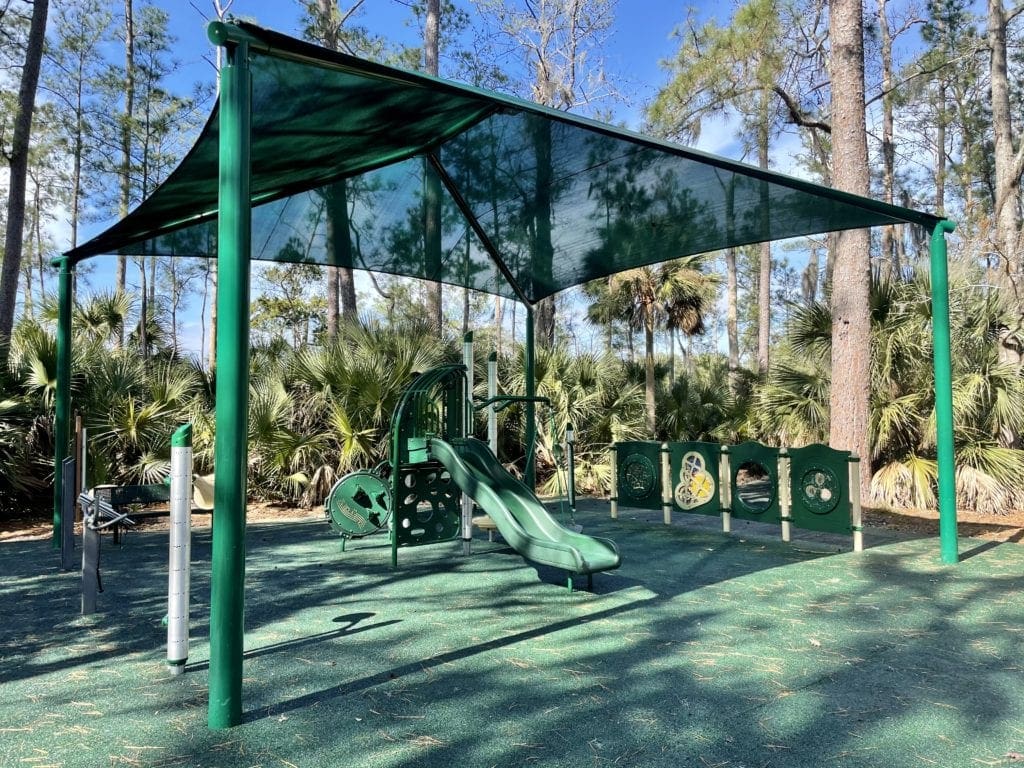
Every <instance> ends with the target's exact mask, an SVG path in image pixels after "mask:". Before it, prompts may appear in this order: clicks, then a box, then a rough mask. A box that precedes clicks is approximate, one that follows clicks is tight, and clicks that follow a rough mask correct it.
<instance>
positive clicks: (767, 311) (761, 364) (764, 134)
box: [757, 99, 772, 376]
mask: <svg viewBox="0 0 1024 768" xmlns="http://www.w3.org/2000/svg"><path fill="white" fill-rule="evenodd" d="M762 102H763V103H765V104H766V102H767V100H766V99H762ZM769 120H770V118H769V116H768V115H766V114H763V115H762V116H761V119H760V121H759V122H760V125H759V126H758V131H757V161H758V165H759V166H760V167H761V168H767V167H768V122H769ZM767 197H768V190H767V185H765V187H764V193H763V195H762V199H761V206H762V211H763V212H764V215H766V216H767V215H768V210H769V207H770V202H771V201H770V200H768V199H767ZM760 252H761V256H760V259H759V260H758V261H759V264H758V266H759V277H758V281H757V289H758V290H757V301H758V306H757V372H758V373H759V374H760V375H761V376H766V375H767V374H768V363H769V354H770V347H771V338H772V244H771V243H770V242H768V241H767V240H766V241H764V242H763V243H761V246H760Z"/></svg>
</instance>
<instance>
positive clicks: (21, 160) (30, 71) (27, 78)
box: [0, 0, 49, 362]
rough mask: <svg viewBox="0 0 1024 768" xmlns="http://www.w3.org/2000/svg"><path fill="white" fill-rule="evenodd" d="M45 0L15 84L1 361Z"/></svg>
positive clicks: (10, 320)
mask: <svg viewBox="0 0 1024 768" xmlns="http://www.w3.org/2000/svg"><path fill="white" fill-rule="evenodd" d="M48 10H49V3H48V2H47V0H35V2H34V3H33V4H32V21H31V22H30V25H29V31H28V41H27V44H26V46H25V66H24V67H23V68H22V70H21V82H20V84H19V85H18V107H17V110H18V111H17V113H16V114H15V116H14V128H13V135H12V136H11V149H10V152H9V153H8V155H7V163H8V168H9V171H10V172H9V178H8V187H7V222H6V226H7V232H6V234H5V236H4V257H3V258H4V263H3V268H2V269H0V362H6V360H7V342H9V341H10V338H11V330H12V329H13V328H14V305H15V302H16V301H17V296H18V277H19V275H20V274H21V253H22V236H23V235H24V229H25V187H26V180H27V178H28V152H29V143H30V139H31V135H32V113H33V112H34V111H35V104H36V86H37V85H38V84H39V65H40V61H41V60H42V57H43V44H44V42H45V37H46V15H47V12H48Z"/></svg>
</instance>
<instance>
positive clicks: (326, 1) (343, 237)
mask: <svg viewBox="0 0 1024 768" xmlns="http://www.w3.org/2000/svg"><path fill="white" fill-rule="evenodd" d="M316 13H317V16H318V17H319V18H318V25H319V27H320V29H321V30H322V35H323V39H322V40H321V42H322V43H323V46H324V47H325V48H329V49H330V50H332V51H337V50H339V49H340V42H339V34H338V32H339V28H338V24H339V22H340V14H339V13H338V9H337V5H336V0H316ZM334 186H335V188H334V190H332V196H333V195H337V194H340V198H341V199H340V200H336V201H335V202H334V204H333V205H328V207H327V230H328V232H327V239H328V242H329V243H333V244H334V245H333V247H334V248H335V250H334V252H333V255H334V260H335V263H338V264H341V265H342V266H328V267H327V270H326V276H327V285H326V290H327V337H328V338H329V339H333V338H335V336H337V334H338V321H339V318H344V319H345V320H350V321H353V322H354V321H355V320H356V318H357V317H358V309H357V307H356V288H355V285H356V283H355V277H354V275H353V274H352V267H351V266H350V265H351V264H352V241H351V239H350V233H349V222H348V189H347V187H346V183H345V182H344V181H341V182H339V183H338V184H336V185H334ZM334 216H338V217H339V218H338V219H334ZM338 249H340V251H341V252H339V250H338Z"/></svg>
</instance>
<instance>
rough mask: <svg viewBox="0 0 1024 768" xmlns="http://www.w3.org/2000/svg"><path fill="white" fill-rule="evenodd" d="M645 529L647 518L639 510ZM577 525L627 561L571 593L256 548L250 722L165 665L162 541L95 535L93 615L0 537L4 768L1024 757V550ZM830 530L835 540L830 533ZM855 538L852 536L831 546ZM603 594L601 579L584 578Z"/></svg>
mask: <svg viewBox="0 0 1024 768" xmlns="http://www.w3.org/2000/svg"><path fill="white" fill-rule="evenodd" d="M631 518H632V519H631ZM655 518H656V515H655V514H654V513H633V512H631V511H629V510H623V512H622V518H621V519H620V520H618V521H612V520H609V519H608V517H607V504H598V505H594V506H593V508H592V509H591V511H588V512H581V513H579V514H578V515H577V519H578V521H579V522H580V523H582V524H583V525H584V529H585V531H586V532H588V533H592V534H597V535H605V536H609V537H611V538H613V539H615V541H616V542H617V543H618V545H619V548H620V550H621V551H622V554H623V565H622V567H621V569H619V570H618V571H614V572H611V573H608V574H598V575H597V576H595V584H594V587H595V591H594V592H593V593H586V592H573V593H570V592H569V591H568V590H566V589H565V588H564V586H563V582H562V581H561V576H560V575H559V574H558V573H555V572H549V571H541V572H540V573H538V571H537V569H535V568H534V567H531V566H530V565H528V564H527V563H525V562H524V561H523V560H522V558H520V557H518V556H516V555H515V554H514V553H513V552H512V551H511V550H509V549H508V548H507V547H505V546H504V545H503V544H502V543H501V542H500V541H498V542H494V543H489V542H487V540H486V537H483V538H478V539H477V540H476V541H475V542H474V554H473V555H472V556H471V557H469V558H466V557H462V556H461V544H455V543H452V544H443V545H435V546H432V547H424V548H419V549H413V550H403V551H402V552H401V553H400V562H399V568H398V569H397V570H392V569H391V568H390V566H389V550H388V548H387V546H386V542H385V540H384V538H383V537H380V538H371V539H365V540H362V541H360V542H356V543H354V544H350V545H349V548H348V551H346V552H344V553H343V552H341V550H340V546H339V540H338V539H336V538H335V537H333V536H332V535H331V533H330V532H329V530H328V528H327V526H326V525H325V524H323V523H320V522H318V521H305V522H297V523H278V524H260V525H252V526H250V528H249V531H248V537H247V545H248V570H247V578H246V582H247V613H246V648H247V655H246V659H245V663H244V709H245V722H244V723H243V724H242V725H241V726H239V727H237V728H233V729H230V730H225V731H210V730H208V729H207V727H206V685H207V673H208V672H207V664H206V659H207V653H208V642H207V641H208V634H207V633H208V607H209V606H208V602H209V565H210V561H209V557H210V542H209V534H208V531H204V532H202V533H200V534H197V535H196V537H195V541H194V544H193V562H194V571H193V591H192V594H193V603H192V606H193V610H192V615H193V622H192V636H193V646H192V655H191V657H190V659H189V664H188V668H187V672H186V673H185V674H184V675H182V676H180V677H170V676H169V675H168V673H167V671H166V668H165V667H164V664H163V658H164V642H165V639H166V631H165V629H164V628H163V627H162V626H161V619H162V617H163V615H164V613H165V610H166V608H165V604H166V597H165V595H166V561H167V538H166V533H164V532H158V531H154V532H145V533H143V532H137V533H132V534H129V535H128V536H127V538H126V540H125V542H124V544H123V546H122V547H120V548H118V547H114V546H112V545H111V542H110V540H109V538H105V539H104V542H103V545H104V549H103V555H102V565H103V571H102V575H103V586H104V588H105V591H104V592H103V593H102V594H101V595H100V597H99V607H100V612H99V613H97V614H94V615H92V616H87V617H82V616H79V615H78V611H79V596H78V588H79V582H78V575H77V574H76V573H73V572H72V573H62V572H60V571H59V570H58V569H57V561H58V556H57V553H56V552H54V551H53V550H52V549H51V548H50V544H49V542H40V541H33V542H11V543H5V544H2V545H0V601H2V602H0V765H2V766H5V767H11V768H13V767H14V766H18V767H22V766H24V767H25V768H43V767H44V766H62V767H71V766H83V767H86V766H87V767H89V768H93V767H98V766H153V767H155V766H202V767H203V768H213V767H215V766H225V767H229V766H230V767H232V768H234V767H235V766H238V767H246V768H248V767H251V766H259V767H261V768H270V767H271V766H273V767H276V768H280V767H284V768H316V767H319V766H355V767H357V768H364V767H366V768H369V767H371V766H389V767H391V766H468V767H470V768H473V767H476V766H480V767H482V768H488V767H489V766H673V767H676V766H700V767H703V766H708V767H711V766H718V767H720V768H741V767H742V768H754V767H755V766H758V767H761V766H787V767H790V766H821V765H836V766H943V767H949V766H996V765H1004V764H1005V765H1008V764H1013V763H1014V762H1017V761H1020V760H1024V684H1022V682H1024V677H1022V664H1024V661H1022V659H1024V654H1022V650H1024V648H1022V633H1024V599H1022V589H1024V547H1020V546H1018V545H1014V544H996V543H994V542H980V541H977V540H970V539H964V540H962V542H961V552H962V553H964V554H965V555H967V556H966V557H965V559H964V561H963V562H962V563H961V564H959V565H958V566H954V567H947V566H942V565H940V564H939V562H938V542H937V541H936V540H934V539H920V540H902V541H892V542H890V543H882V544H880V545H878V542H877V540H875V541H874V542H873V540H872V538H871V535H870V533H869V534H868V542H869V544H875V545H873V546H870V547H869V549H868V550H867V551H866V552H864V553H862V554H859V555H855V554H853V553H850V552H848V551H843V552H837V551H836V550H837V549H839V548H840V546H841V547H843V548H847V547H846V543H845V542H840V541H839V540H838V539H834V540H832V542H833V543H831V544H829V543H828V542H827V541H825V540H823V539H821V538H818V539H816V540H814V541H810V542H806V541H805V542H804V543H801V544H797V545H795V546H794V545H789V544H783V543H781V542H779V541H776V540H773V539H770V538H766V537H763V536H761V535H759V534H758V533H757V532H754V531H751V530H741V531H739V532H737V533H733V534H731V535H727V534H723V533H721V532H720V531H717V530H714V527H713V526H712V527H710V528H702V527H699V526H693V525H691V526H687V525H685V524H683V525H673V526H664V525H661V524H659V523H656V522H652V521H654V520H655ZM823 541H824V543H823ZM836 542H839V543H838V544H837V543H836ZM583 581H585V580H583Z"/></svg>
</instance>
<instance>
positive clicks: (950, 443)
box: [931, 220, 960, 565]
mask: <svg viewBox="0 0 1024 768" xmlns="http://www.w3.org/2000/svg"><path fill="white" fill-rule="evenodd" d="M954 229H956V222H953V221H948V220H946V221H940V222H938V223H937V224H936V225H935V229H934V230H933V231H932V240H931V271H932V355H933V363H934V366H935V423H936V437H935V444H936V453H937V454H938V463H939V483H938V485H939V549H940V551H941V557H942V562H943V563H945V564H947V565H952V564H954V563H957V562H959V560H960V554H959V550H958V548H957V534H956V458H955V455H954V445H955V443H954V439H953V365H952V358H951V354H950V343H949V269H948V265H947V262H946V233H947V232H952V231H953V230H954Z"/></svg>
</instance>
